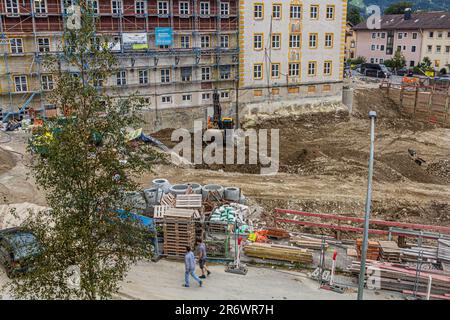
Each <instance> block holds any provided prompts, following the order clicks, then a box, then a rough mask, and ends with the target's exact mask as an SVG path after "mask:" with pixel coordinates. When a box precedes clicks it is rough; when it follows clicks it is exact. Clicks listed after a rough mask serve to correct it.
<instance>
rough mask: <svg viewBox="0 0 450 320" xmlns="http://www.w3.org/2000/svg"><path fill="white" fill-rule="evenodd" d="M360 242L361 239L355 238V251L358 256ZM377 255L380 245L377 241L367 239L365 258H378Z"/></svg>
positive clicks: (361, 242) (360, 250) (360, 248)
mask: <svg viewBox="0 0 450 320" xmlns="http://www.w3.org/2000/svg"><path fill="white" fill-rule="evenodd" d="M362 244H363V239H357V240H356V251H357V252H358V257H361V252H362ZM379 256H380V245H379V244H378V241H369V243H368V246H367V256H366V259H369V260H378V258H379Z"/></svg>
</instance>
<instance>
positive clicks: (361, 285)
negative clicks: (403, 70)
mask: <svg viewBox="0 0 450 320" xmlns="http://www.w3.org/2000/svg"><path fill="white" fill-rule="evenodd" d="M376 117H377V113H376V112H375V111H369V119H370V157H369V177H368V179H367V195H366V211H365V218H364V234H363V246H362V252H361V269H360V270H359V283H358V285H359V286H358V300H362V299H363V291H364V279H365V273H366V257H367V246H368V242H369V221H370V204H371V202H372V176H373V150H374V141H375V119H376Z"/></svg>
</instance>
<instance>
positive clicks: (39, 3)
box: [34, 0, 47, 15]
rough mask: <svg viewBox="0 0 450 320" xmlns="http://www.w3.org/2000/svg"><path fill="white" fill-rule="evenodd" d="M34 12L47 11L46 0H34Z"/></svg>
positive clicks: (43, 12)
mask: <svg viewBox="0 0 450 320" xmlns="http://www.w3.org/2000/svg"><path fill="white" fill-rule="evenodd" d="M34 12H35V13H36V14H41V15H42V14H46V13H47V1H46V0H34Z"/></svg>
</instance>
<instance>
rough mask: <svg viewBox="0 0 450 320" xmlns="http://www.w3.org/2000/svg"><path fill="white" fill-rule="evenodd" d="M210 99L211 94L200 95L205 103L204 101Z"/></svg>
mask: <svg viewBox="0 0 450 320" xmlns="http://www.w3.org/2000/svg"><path fill="white" fill-rule="evenodd" d="M210 99H211V94H210V93H208V92H204V93H202V100H203V101H206V100H210Z"/></svg>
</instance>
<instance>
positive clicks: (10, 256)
mask: <svg viewBox="0 0 450 320" xmlns="http://www.w3.org/2000/svg"><path fill="white" fill-rule="evenodd" d="M40 252H41V246H40V245H39V242H38V240H37V238H36V236H35V235H34V234H33V233H31V232H29V231H27V230H24V229H23V228H9V229H4V230H0V265H1V266H2V267H3V268H4V269H5V271H6V275H7V276H8V277H9V278H11V277H13V276H15V275H18V274H21V273H25V272H27V271H28V270H30V268H31V267H32V264H33V258H35V257H36V256H37V255H38V254H39V253H40Z"/></svg>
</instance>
